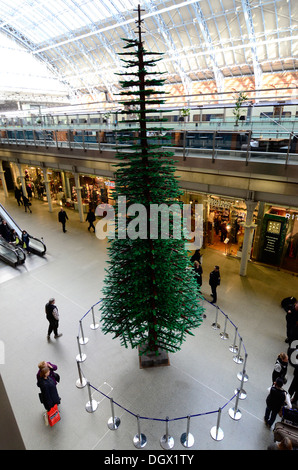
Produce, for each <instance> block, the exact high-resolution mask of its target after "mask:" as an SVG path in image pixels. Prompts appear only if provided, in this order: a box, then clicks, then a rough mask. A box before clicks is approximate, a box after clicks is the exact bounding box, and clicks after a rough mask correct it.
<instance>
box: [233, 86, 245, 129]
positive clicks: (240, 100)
mask: <svg viewBox="0 0 298 470" xmlns="http://www.w3.org/2000/svg"><path fill="white" fill-rule="evenodd" d="M246 100H247V95H245V94H244V93H243V92H242V91H241V92H240V93H239V95H238V98H237V100H236V102H235V108H234V109H233V114H234V116H235V126H238V121H239V119H240V116H241V106H242V105H243V103H244V102H245V101H246Z"/></svg>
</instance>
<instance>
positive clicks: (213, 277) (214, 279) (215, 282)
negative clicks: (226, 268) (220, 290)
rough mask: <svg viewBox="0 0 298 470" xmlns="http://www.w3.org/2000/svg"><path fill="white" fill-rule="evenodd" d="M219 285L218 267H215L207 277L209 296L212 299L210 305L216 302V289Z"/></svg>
mask: <svg viewBox="0 0 298 470" xmlns="http://www.w3.org/2000/svg"><path fill="white" fill-rule="evenodd" d="M219 284H220V273H219V266H215V267H214V269H213V271H211V273H210V276H209V286H210V287H211V292H212V293H211V295H212V297H213V300H212V302H211V303H212V304H213V303H215V302H216V300H217V293H216V288H217V286H219Z"/></svg>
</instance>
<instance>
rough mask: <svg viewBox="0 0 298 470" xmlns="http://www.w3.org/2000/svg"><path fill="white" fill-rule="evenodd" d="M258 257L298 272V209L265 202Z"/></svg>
mask: <svg viewBox="0 0 298 470" xmlns="http://www.w3.org/2000/svg"><path fill="white" fill-rule="evenodd" d="M258 258H259V260H260V261H261V262H263V263H266V264H269V265H272V266H277V267H279V268H282V269H286V270H287V271H292V272H295V273H298V209H297V208H286V207H279V206H272V205H270V204H265V206H264V214H263V220H262V225H261V230H260V246H259V250H258Z"/></svg>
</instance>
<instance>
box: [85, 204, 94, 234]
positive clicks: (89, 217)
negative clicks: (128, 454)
mask: <svg viewBox="0 0 298 470" xmlns="http://www.w3.org/2000/svg"><path fill="white" fill-rule="evenodd" d="M95 219H96V217H95V214H94V212H93V211H92V210H91V209H90V210H89V212H88V214H87V217H86V222H89V227H88V230H90V229H91V228H93V231H94V232H95V227H94V224H93V222H94V220H95Z"/></svg>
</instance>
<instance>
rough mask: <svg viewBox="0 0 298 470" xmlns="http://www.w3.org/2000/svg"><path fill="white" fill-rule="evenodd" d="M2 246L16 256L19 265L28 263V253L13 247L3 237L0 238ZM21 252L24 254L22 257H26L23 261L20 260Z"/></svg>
mask: <svg viewBox="0 0 298 470" xmlns="http://www.w3.org/2000/svg"><path fill="white" fill-rule="evenodd" d="M0 245H2V246H4V247H5V249H6V250H8V251H11V252H13V253H14V254H15V255H16V257H17V264H21V263H24V262H25V261H26V253H25V252H24V251H23V250H22V249H21V248H20V247H18V246H14V245H11V244H10V243H9V242H8V241H6V240H5V239H4V238H2V237H0ZM20 251H21V252H22V255H23V257H24V259H23V260H22V259H21V258H20Z"/></svg>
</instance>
